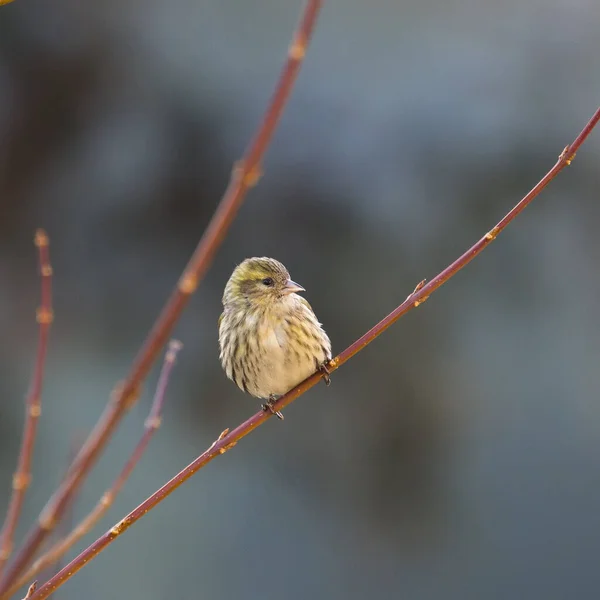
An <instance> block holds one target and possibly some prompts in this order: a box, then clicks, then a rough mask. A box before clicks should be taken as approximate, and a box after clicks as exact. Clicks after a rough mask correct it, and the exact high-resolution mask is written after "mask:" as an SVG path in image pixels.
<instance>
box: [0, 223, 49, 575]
mask: <svg viewBox="0 0 600 600" xmlns="http://www.w3.org/2000/svg"><path fill="white" fill-rule="evenodd" d="M34 242H35V245H36V246H37V248H38V255H39V259H38V260H39V269H40V280H41V303H40V307H39V308H38V310H37V322H38V323H39V339H38V348H37V356H36V360H35V367H34V371H33V379H32V381H31V387H30V388H29V393H28V395H27V399H26V401H25V410H26V413H25V425H24V427H23V436H22V439H21V449H20V451H19V458H18V461H17V470H16V471H15V474H14V476H13V483H12V487H13V492H12V496H11V499H10V503H9V505H8V511H7V513H6V519H5V521H4V525H3V527H2V532H1V533H0V574H1V573H2V571H3V570H4V566H5V565H6V561H7V560H8V558H9V556H10V554H11V551H12V544H13V538H14V535H15V530H16V528H17V524H18V522H19V517H20V516H21V510H22V508H23V501H24V500H25V492H26V491H27V487H28V486H29V483H30V482H31V460H32V458H33V449H34V446H35V437H36V434H37V426H38V422H39V418H40V415H41V412H42V384H43V381H44V368H45V366H46V355H47V351H48V337H49V334H50V325H51V323H52V319H53V313H52V267H51V265H50V251H49V248H48V246H49V241H48V236H47V235H46V232H45V231H43V230H42V229H38V231H37V232H36V234H35V238H34Z"/></svg>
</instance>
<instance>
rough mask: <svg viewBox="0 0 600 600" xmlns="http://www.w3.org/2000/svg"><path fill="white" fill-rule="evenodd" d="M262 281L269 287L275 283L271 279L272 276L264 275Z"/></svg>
mask: <svg viewBox="0 0 600 600" xmlns="http://www.w3.org/2000/svg"><path fill="white" fill-rule="evenodd" d="M262 282H263V283H264V284H265V285H268V286H269V287H270V286H272V285H273V284H274V283H275V282H274V281H273V278H272V277H265V278H264V279H263V280H262Z"/></svg>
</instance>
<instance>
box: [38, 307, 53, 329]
mask: <svg viewBox="0 0 600 600" xmlns="http://www.w3.org/2000/svg"><path fill="white" fill-rule="evenodd" d="M35 319H36V321H37V322H38V323H39V324H40V325H50V323H52V321H54V312H53V311H52V309H50V308H46V307H45V306H40V307H39V308H38V309H37V310H36V312H35Z"/></svg>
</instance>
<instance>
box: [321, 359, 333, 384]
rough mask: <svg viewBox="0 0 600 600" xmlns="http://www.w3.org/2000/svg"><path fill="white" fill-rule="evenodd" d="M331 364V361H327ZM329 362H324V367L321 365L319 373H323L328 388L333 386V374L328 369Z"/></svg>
mask: <svg viewBox="0 0 600 600" xmlns="http://www.w3.org/2000/svg"><path fill="white" fill-rule="evenodd" d="M327 362H329V361H327ZM327 362H324V363H323V364H322V365H319V371H321V373H323V381H324V382H325V385H326V386H327V387H329V386H330V385H331V377H330V375H331V373H330V371H329V369H328V368H327Z"/></svg>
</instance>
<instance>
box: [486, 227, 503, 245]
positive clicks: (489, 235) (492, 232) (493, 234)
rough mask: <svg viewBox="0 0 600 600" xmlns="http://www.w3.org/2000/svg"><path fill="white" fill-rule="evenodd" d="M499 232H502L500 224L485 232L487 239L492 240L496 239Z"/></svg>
mask: <svg viewBox="0 0 600 600" xmlns="http://www.w3.org/2000/svg"><path fill="white" fill-rule="evenodd" d="M499 233H500V228H499V227H498V226H496V227H494V228H493V229H490V231H488V232H487V233H486V234H485V239H486V240H490V241H491V240H495V239H496V237H497V236H498V234H499Z"/></svg>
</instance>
